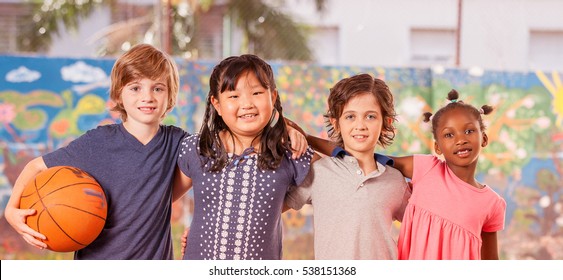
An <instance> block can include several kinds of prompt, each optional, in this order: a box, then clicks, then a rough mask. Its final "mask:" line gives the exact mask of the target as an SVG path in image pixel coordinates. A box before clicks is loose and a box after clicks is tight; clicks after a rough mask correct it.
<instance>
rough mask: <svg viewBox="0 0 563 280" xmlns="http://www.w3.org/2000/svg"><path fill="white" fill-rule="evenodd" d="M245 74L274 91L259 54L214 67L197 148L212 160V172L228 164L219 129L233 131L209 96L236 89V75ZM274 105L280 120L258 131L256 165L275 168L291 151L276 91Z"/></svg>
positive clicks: (269, 69)
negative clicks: (258, 141) (254, 77)
mask: <svg viewBox="0 0 563 280" xmlns="http://www.w3.org/2000/svg"><path fill="white" fill-rule="evenodd" d="M248 73H253V74H254V75H256V78H258V81H260V84H261V85H262V86H263V87H264V88H267V89H269V90H270V91H271V92H274V91H275V90H276V83H275V80H274V73H273V71H272V67H271V66H270V65H269V64H268V63H266V62H265V61H264V60H262V59H261V58H259V57H258V56H256V55H251V54H244V55H241V56H231V57H228V58H225V59H224V60H223V61H221V62H220V63H219V64H217V65H216V66H215V67H214V68H213V72H212V73H211V76H210V78H209V93H208V95H207V105H206V109H205V117H204V119H203V123H202V125H201V129H200V137H201V138H200V142H199V148H200V154H201V155H203V156H205V157H207V158H208V159H211V160H212V162H213V163H212V165H211V167H210V169H209V171H211V172H216V171H220V170H222V169H223V168H224V167H225V166H226V165H227V163H228V162H227V161H228V156H227V152H226V149H225V146H224V145H223V143H222V142H221V140H220V138H219V132H221V131H223V130H227V131H229V133H231V134H232V132H231V130H230V129H229V127H227V125H226V124H225V122H224V121H223V118H222V117H221V116H219V114H218V113H217V111H216V110H215V107H213V105H212V103H211V97H212V96H213V97H214V98H216V99H219V94H221V93H223V92H225V91H232V90H235V88H236V84H237V81H238V80H239V78H240V77H241V76H243V75H246V74H248ZM274 108H275V110H277V111H278V113H279V120H278V121H277V122H276V123H275V125H273V126H271V124H268V125H266V127H264V129H263V130H262V133H261V135H262V137H261V139H260V151H257V152H258V167H259V168H260V169H262V170H266V169H270V170H274V169H276V168H278V167H279V166H280V164H281V161H282V159H283V157H284V154H285V152H286V151H288V150H291V148H290V146H289V141H288V140H287V139H288V137H289V136H288V132H287V128H286V126H285V122H284V117H283V110H282V106H281V101H280V96H279V94H278V95H277V98H276V101H275V103H274ZM273 114H275V112H274V113H273ZM271 122H272V121H271Z"/></svg>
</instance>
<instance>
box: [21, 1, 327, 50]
mask: <svg viewBox="0 0 563 280" xmlns="http://www.w3.org/2000/svg"><path fill="white" fill-rule="evenodd" d="M311 1H315V5H316V8H317V11H319V12H322V11H324V8H325V2H326V1H325V0H311ZM218 2H219V1H218ZM270 2H271V1H270ZM280 3H281V4H283V1H281V2H280ZM157 4H158V6H157V7H156V8H154V9H153V11H152V13H149V14H147V15H146V16H144V17H139V18H135V19H131V20H127V21H120V22H116V23H114V24H112V25H111V26H109V27H108V28H106V29H104V30H101V31H100V32H99V33H97V34H94V35H93V36H92V41H96V40H97V41H101V40H102V39H103V41H104V42H106V43H104V44H103V47H102V48H101V49H100V50H99V55H115V54H117V53H119V52H121V45H122V44H123V43H124V42H128V43H130V44H135V43H138V42H141V41H143V40H145V38H147V37H152V38H155V39H154V41H153V43H155V44H159V45H161V46H163V45H164V46H166V43H168V42H167V41H166V40H170V44H169V45H170V48H164V49H167V50H168V51H169V52H170V53H172V54H173V55H178V56H186V55H188V56H191V57H193V58H198V57H200V56H201V55H199V54H203V53H204V51H205V47H206V46H205V45H204V44H203V43H202V37H203V33H202V32H201V29H202V28H201V27H202V26H201V24H200V21H201V19H202V18H205V16H207V15H208V13H209V12H210V11H212V10H213V11H215V12H217V11H218V10H219V12H220V13H221V15H222V17H223V19H227V20H230V22H232V23H233V25H234V26H236V27H237V28H239V29H240V31H241V33H242V36H243V40H242V42H243V46H242V47H241V50H242V51H243V52H249V53H254V54H257V55H259V56H261V57H263V58H265V59H283V60H300V61H307V60H311V59H312V52H311V49H310V48H309V46H308V45H307V28H306V27H305V26H302V25H299V24H297V23H296V22H294V21H293V20H292V19H291V17H290V16H288V15H287V14H284V13H283V12H281V11H280V10H279V9H276V8H274V7H272V6H270V5H268V4H267V1H259V0H229V1H221V2H220V3H216V2H215V1H213V0H183V1H182V0H169V1H162V2H161V1H158V3H157ZM29 5H31V6H32V9H33V13H32V15H30V19H29V21H28V22H31V24H29V25H27V26H26V29H25V30H23V32H21V33H20V36H19V39H18V43H19V48H20V50H22V51H32V52H41V51H46V50H47V49H48V48H49V46H50V45H51V43H52V41H53V38H54V37H55V36H56V35H59V32H60V29H61V25H60V24H61V23H62V24H63V25H64V26H65V27H66V28H67V29H69V30H76V29H77V27H78V26H79V24H80V20H81V19H84V18H87V17H88V16H90V15H91V14H92V13H93V11H95V10H96V9H97V8H100V7H110V9H112V11H115V9H116V8H117V7H118V5H119V1H118V0H82V1H79V0H70V1H60V0H59V1H57V0H53V1H45V2H43V1H31V2H29ZM159 11H164V12H163V13H162V14H161V13H159ZM166 12H168V13H166ZM167 18H169V19H170V21H166V20H164V19H167ZM162 30H164V31H165V32H168V34H170V35H169V36H165V37H162V36H160V33H161V32H162ZM223 32H225V31H223ZM161 38H163V39H161ZM208 58H209V57H208ZM212 58H217V57H212ZM218 58H220V57H218Z"/></svg>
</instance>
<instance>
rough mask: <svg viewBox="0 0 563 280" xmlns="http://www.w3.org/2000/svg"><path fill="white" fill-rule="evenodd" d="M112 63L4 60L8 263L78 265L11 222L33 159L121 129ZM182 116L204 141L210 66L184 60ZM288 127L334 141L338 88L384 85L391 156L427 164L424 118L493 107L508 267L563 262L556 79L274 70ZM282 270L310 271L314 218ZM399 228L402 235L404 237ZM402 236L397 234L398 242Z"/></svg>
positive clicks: (291, 217)
mask: <svg viewBox="0 0 563 280" xmlns="http://www.w3.org/2000/svg"><path fill="white" fill-rule="evenodd" d="M113 62H114V60H112V59H63V58H46V57H7V56H0V140H1V141H0V150H1V151H2V155H1V156H0V213H1V214H2V218H1V219H0V259H70V258H72V254H71V253H54V252H50V251H40V250H36V249H34V248H32V247H31V246H29V245H27V243H25V242H24V241H23V240H22V239H21V237H20V236H19V235H17V234H16V232H15V231H14V230H13V229H12V228H11V227H10V226H9V225H8V223H7V222H6V220H5V218H4V216H3V210H4V207H5V206H6V203H7V201H8V198H9V195H10V192H11V188H12V186H13V184H14V181H15V179H16V178H17V176H18V174H19V172H20V171H21V169H22V168H23V167H24V166H25V164H26V163H27V162H28V161H29V160H30V159H32V158H34V157H36V156H38V155H41V154H43V153H46V152H49V151H51V150H53V149H57V148H59V147H61V146H63V145H66V144H67V143H69V142H70V141H72V140H73V139H75V138H76V137H78V136H80V135H81V134H83V133H84V132H86V131H87V130H88V129H91V128H94V127H96V126H98V125H103V124H107V123H113V122H117V121H119V117H118V116H117V115H115V114H113V113H110V112H108V110H107V108H108V106H109V101H108V87H109V73H110V71H111V67H112V66H113ZM177 63H178V65H179V69H180V76H181V88H180V93H179V97H178V104H177V106H176V108H175V109H174V111H173V112H172V113H171V114H169V115H168V117H167V118H166V119H165V120H164V122H165V123H167V124H175V125H177V126H179V127H182V128H184V129H186V130H187V131H189V132H195V131H197V130H198V128H199V125H200V123H201V118H202V116H203V112H204V109H205V104H204V102H205V96H206V92H207V90H208V80H209V74H210V72H211V69H212V67H213V63H211V62H193V61H182V60H177ZM272 66H273V68H274V71H275V74H276V77H277V85H278V89H279V91H280V95H281V98H282V102H283V105H284V114H285V115H286V117H288V118H290V119H292V120H294V121H296V122H297V123H299V124H300V125H301V126H302V127H303V128H304V129H305V130H306V131H308V132H310V133H311V134H317V135H319V136H322V137H326V136H327V133H326V130H325V129H324V120H323V117H322V115H323V113H325V110H326V97H327V95H328V91H329V89H330V87H331V86H332V85H333V84H335V83H336V82H337V81H338V80H340V79H341V78H344V77H347V76H350V75H353V74H356V73H359V72H364V73H371V74H372V75H374V76H376V77H379V78H381V79H384V80H385V81H386V82H387V83H388V84H389V86H390V88H391V90H392V92H393V93H394V94H395V97H396V107H397V112H398V113H399V122H398V129H397V136H396V138H395V141H394V143H393V144H392V145H391V146H390V147H388V148H387V149H386V151H379V152H383V153H387V154H392V155H406V154H412V153H431V152H432V147H433V139H432V136H431V133H430V131H429V128H430V127H429V125H428V124H424V123H423V122H422V118H421V115H422V112H424V111H433V110H435V108H438V107H439V106H441V105H443V104H444V102H445V95H446V93H447V92H448V91H449V90H450V89H451V88H456V89H457V90H458V91H460V92H461V95H462V98H463V99H464V100H465V101H466V102H469V103H472V104H475V105H482V104H490V105H493V106H494V107H495V111H494V112H493V114H492V115H489V116H486V117H485V119H486V125H487V132H488V135H489V140H490V145H489V146H487V147H486V148H485V149H484V152H483V154H482V156H481V157H480V163H479V174H478V177H479V180H482V181H484V182H487V184H489V185H490V186H492V187H493V188H494V189H495V190H496V191H497V192H499V193H500V194H502V195H503V197H504V198H505V199H506V201H507V213H506V224H505V226H506V228H505V230H504V231H502V232H501V233H499V246H500V251H501V258H503V259H563V84H562V82H561V74H560V73H545V72H525V73H515V72H493V71H468V70H460V69H442V68H433V69H424V68H360V67H324V66H317V65H310V64H282V63H273V64H272ZM191 195H192V194H191V193H189V194H188V195H187V196H186V197H185V198H184V199H183V200H182V201H180V202H177V203H175V204H174V211H173V217H172V220H173V234H174V240H175V242H176V244H175V251H176V252H175V253H176V258H180V250H179V240H180V235H181V233H182V232H183V230H184V228H185V226H189V224H190V221H191V213H192V212H191V211H192V200H191ZM283 222H284V258H285V259H313V258H314V255H313V249H312V248H313V235H312V222H313V217H312V208H311V207H305V208H304V209H302V210H300V211H288V212H286V213H285V214H284V215H283ZM399 226H400V225H399V224H396V225H395V228H394V229H395V230H397V229H398V228H399ZM397 232H398V231H397Z"/></svg>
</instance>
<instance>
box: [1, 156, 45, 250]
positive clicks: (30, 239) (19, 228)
mask: <svg viewBox="0 0 563 280" xmlns="http://www.w3.org/2000/svg"><path fill="white" fill-rule="evenodd" d="M46 169H47V165H45V162H44V161H43V158H42V157H37V158H35V159H33V160H31V161H30V162H28V163H27V164H26V166H25V167H24V169H23V170H22V172H21V173H20V175H19V176H18V178H17V179H16V182H15V183H14V188H13V189H12V195H11V196H10V200H9V201H8V204H7V205H6V209H5V211H4V216H5V217H6V220H7V221H8V223H9V224H10V225H11V226H12V227H13V228H14V229H15V230H16V232H17V233H18V234H20V235H21V236H22V237H23V239H24V240H25V241H26V242H27V243H29V244H30V245H32V246H34V247H36V248H38V249H45V248H47V244H45V243H44V242H41V241H40V240H39V239H41V240H44V239H45V238H46V237H45V235H43V234H41V233H39V232H37V231H34V230H33V229H32V228H30V227H29V226H28V225H27V224H26V223H25V220H26V217H27V216H30V215H33V214H35V210H34V209H19V207H20V199H21V195H22V192H23V190H24V188H25V186H26V184H27V183H28V182H30V181H31V180H33V178H34V177H35V176H36V175H37V174H39V173H40V172H41V171H43V170H46Z"/></svg>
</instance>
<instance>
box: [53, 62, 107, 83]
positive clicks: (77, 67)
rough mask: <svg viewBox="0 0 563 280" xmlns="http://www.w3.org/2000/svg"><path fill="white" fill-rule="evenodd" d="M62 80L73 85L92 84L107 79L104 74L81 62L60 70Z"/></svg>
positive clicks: (100, 70) (96, 68) (102, 71)
mask: <svg viewBox="0 0 563 280" xmlns="http://www.w3.org/2000/svg"><path fill="white" fill-rule="evenodd" d="M61 75H62V77H63V80H65V81H70V82H73V83H93V82H99V81H103V80H105V79H107V75H106V72H104V70H102V69H101V68H98V67H93V66H90V65H88V64H86V63H84V62H83V61H78V62H76V63H74V64H72V65H69V66H65V67H63V68H61Z"/></svg>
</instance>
